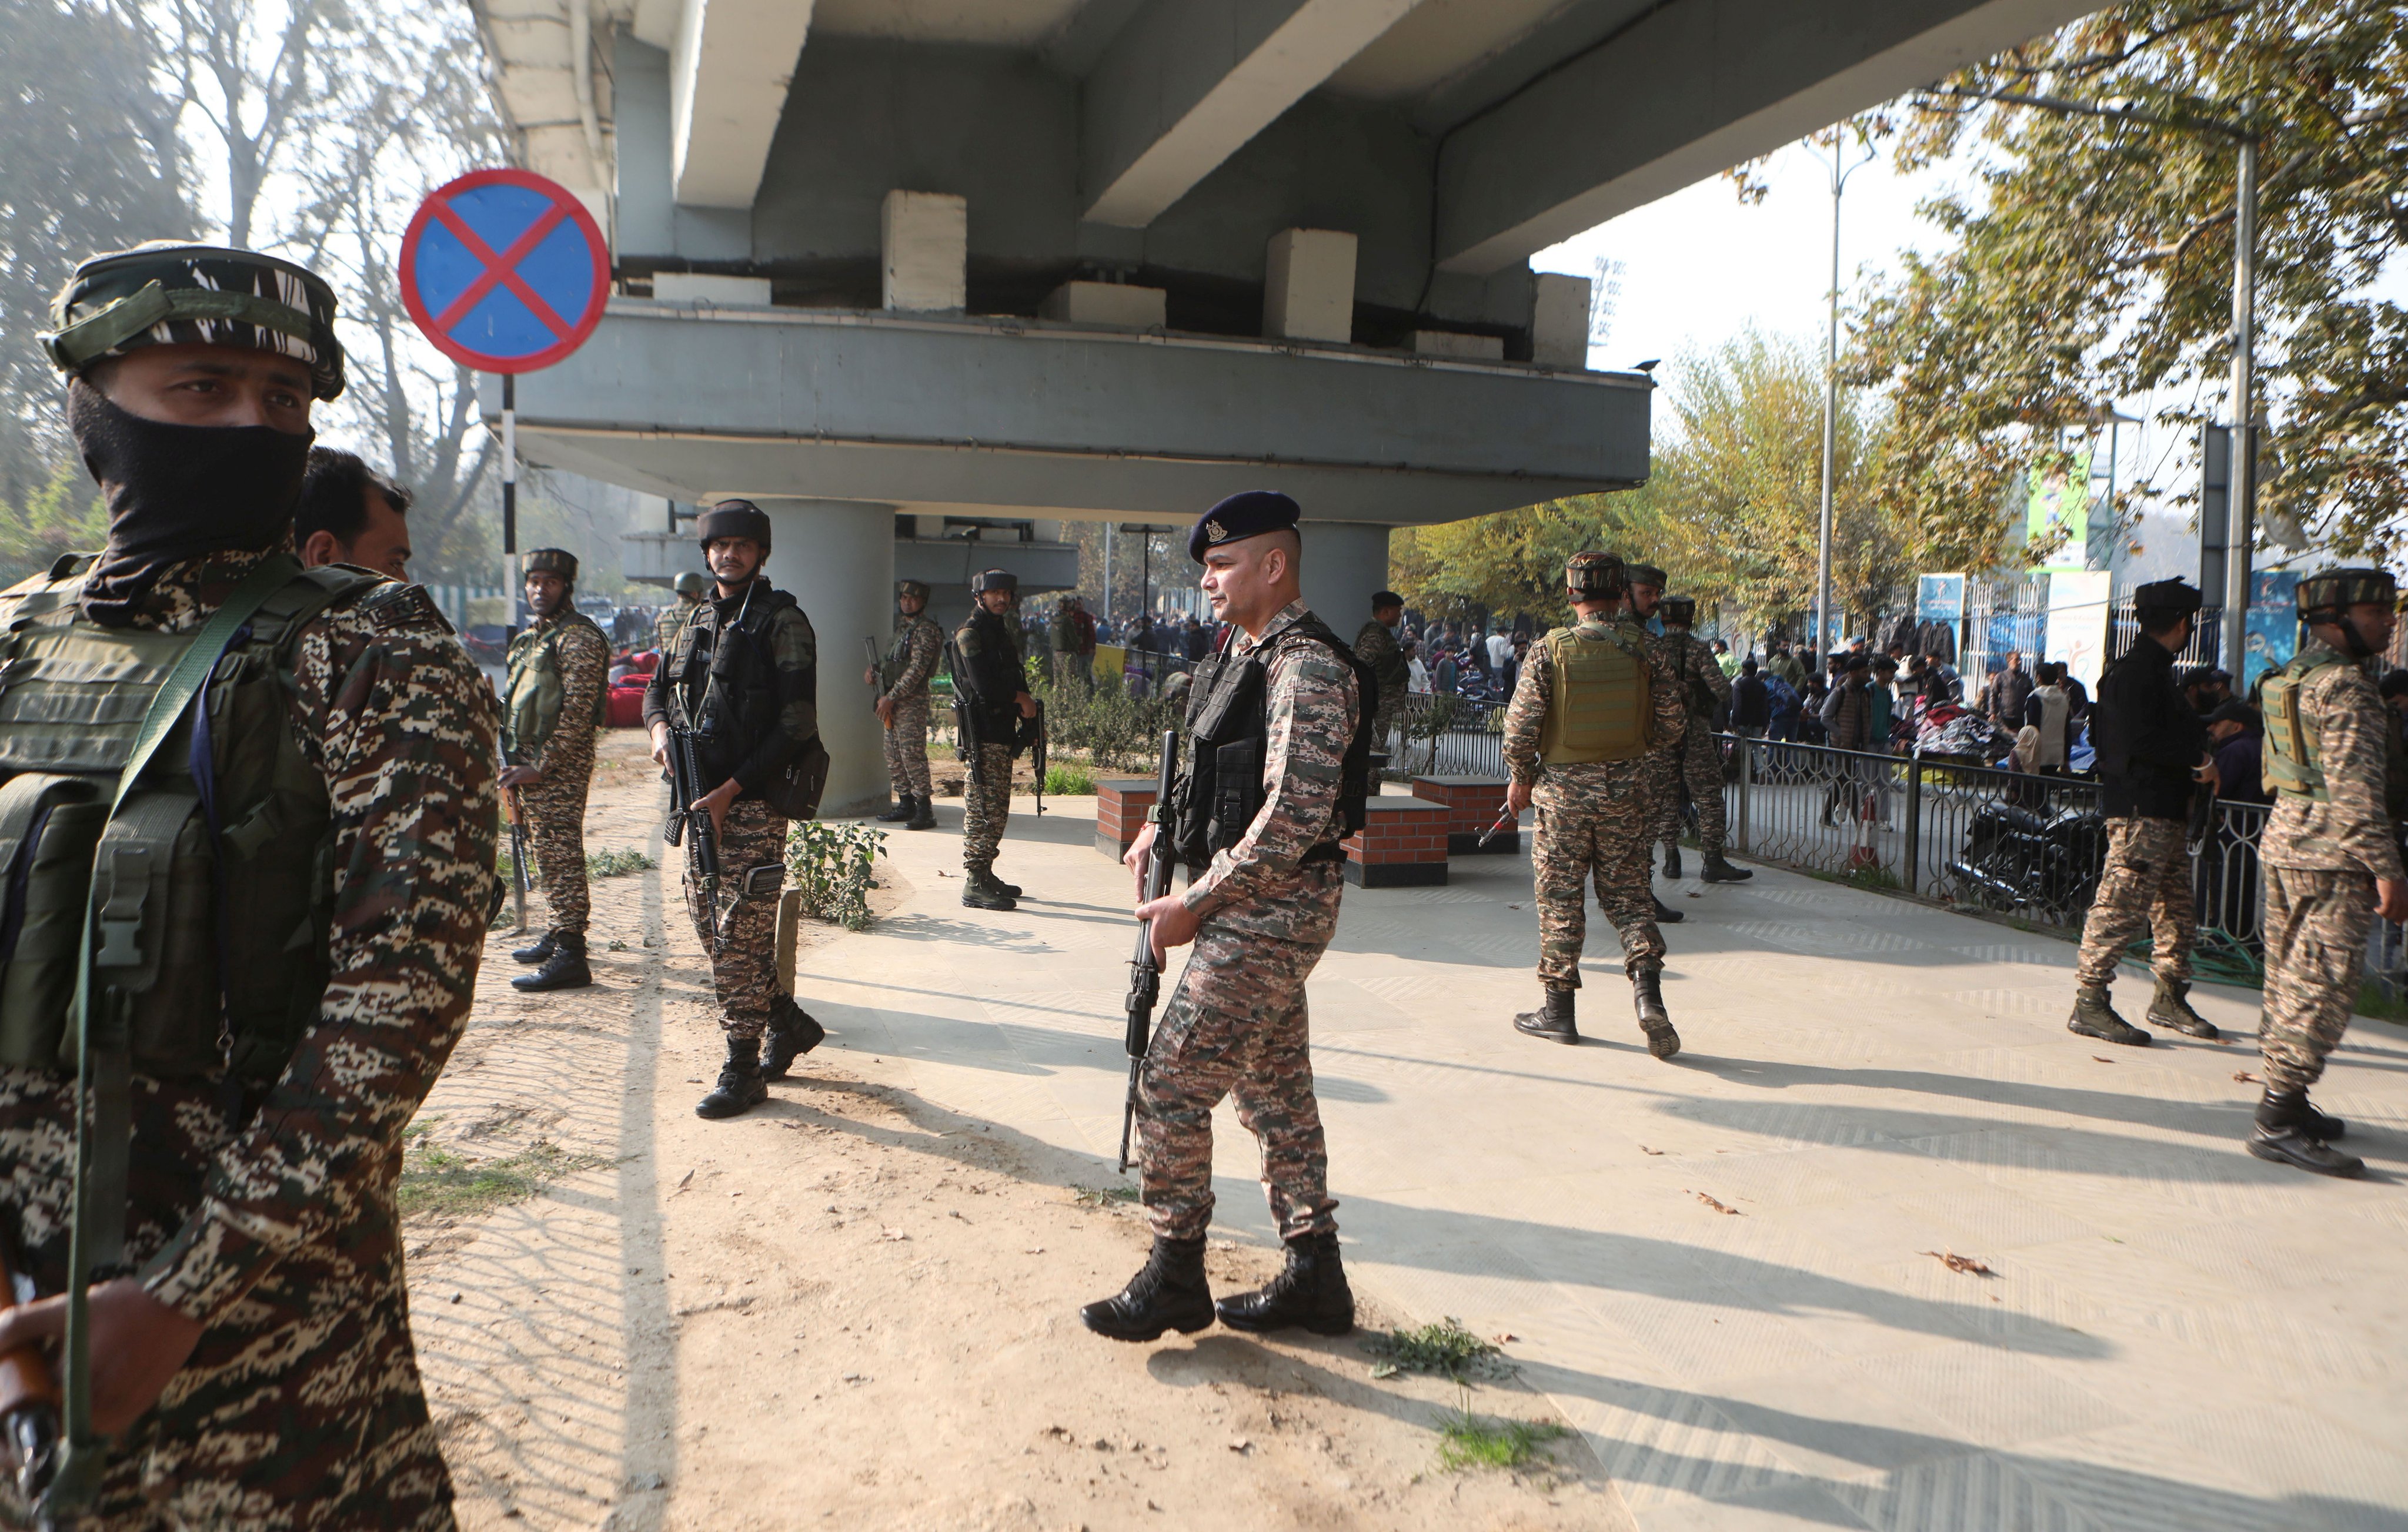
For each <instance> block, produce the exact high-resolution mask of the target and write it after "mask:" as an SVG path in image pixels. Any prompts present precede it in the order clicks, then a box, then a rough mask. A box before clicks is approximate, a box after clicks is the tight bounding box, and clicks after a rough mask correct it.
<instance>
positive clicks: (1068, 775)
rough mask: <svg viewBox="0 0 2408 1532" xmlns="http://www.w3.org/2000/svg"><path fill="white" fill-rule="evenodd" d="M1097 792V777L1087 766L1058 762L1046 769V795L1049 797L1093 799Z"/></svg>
mask: <svg viewBox="0 0 2408 1532" xmlns="http://www.w3.org/2000/svg"><path fill="white" fill-rule="evenodd" d="M1095 791H1096V779H1095V776H1094V775H1093V774H1092V773H1091V772H1089V771H1088V770H1087V768H1086V767H1085V766H1077V765H1073V764H1069V763H1066V762H1060V761H1056V762H1054V764H1052V765H1050V766H1047V767H1046V768H1045V795H1046V796H1048V797H1054V798H1076V797H1092V796H1094V795H1095Z"/></svg>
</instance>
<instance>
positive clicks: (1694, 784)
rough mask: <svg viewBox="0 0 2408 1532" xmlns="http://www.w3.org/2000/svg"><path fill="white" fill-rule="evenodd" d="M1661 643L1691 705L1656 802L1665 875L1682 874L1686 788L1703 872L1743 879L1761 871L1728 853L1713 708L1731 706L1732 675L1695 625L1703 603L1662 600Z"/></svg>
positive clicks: (1713, 877)
mask: <svg viewBox="0 0 2408 1532" xmlns="http://www.w3.org/2000/svg"><path fill="white" fill-rule="evenodd" d="M1662 606H1663V612H1664V637H1663V638H1662V640H1661V641H1660V643H1661V647H1662V648H1663V649H1664V650H1665V651H1667V652H1668V653H1670V656H1671V658H1672V670H1673V673H1674V674H1675V675H1677V676H1678V677H1679V678H1680V681H1681V696H1682V700H1683V702H1684V704H1685V705H1686V706H1687V709H1688V721H1687V723H1684V725H1683V726H1682V732H1681V749H1680V751H1679V752H1678V754H1677V755H1675V756H1674V757H1673V758H1672V766H1673V776H1672V781H1671V783H1670V788H1669V790H1668V791H1666V792H1665V793H1664V794H1663V795H1662V801H1661V802H1659V803H1658V804H1657V805H1656V813H1657V823H1658V828H1657V831H1656V838H1658V839H1660V840H1662V841H1663V842H1664V876H1665V877H1667V878H1678V877H1680V876H1681V790H1682V789H1683V788H1686V789H1687V790H1688V795H1689V801H1690V802H1691V803H1693V804H1695V805H1697V807H1698V845H1699V848H1700V850H1702V851H1703V852H1704V853H1705V855H1704V861H1705V864H1706V865H1705V866H1704V868H1703V869H1702V870H1701V871H1700V873H1699V877H1701V878H1703V879H1704V880H1705V881H1707V882H1709V883H1743V882H1745V881H1747V880H1749V879H1750V878H1753V877H1755V876H1756V874H1754V873H1752V872H1747V871H1743V870H1742V869H1741V868H1738V867H1735V866H1731V865H1730V863H1728V862H1727V861H1725V860H1724V858H1723V842H1724V839H1725V837H1726V836H1727V834H1728V827H1727V821H1726V820H1725V817H1724V810H1723V752H1722V746H1721V744H1720V742H1719V741H1717V740H1716V739H1715V738H1714V711H1715V709H1718V708H1727V707H1728V706H1729V705H1730V691H1731V688H1730V678H1729V677H1728V676H1727V675H1725V674H1724V673H1723V667H1722V666H1721V665H1720V664H1719V663H1717V662H1716V660H1715V658H1714V653H1713V650H1712V649H1711V648H1709V647H1708V646H1707V645H1705V644H1702V643H1700V642H1699V641H1698V637H1697V636H1696V634H1694V633H1693V632H1691V631H1690V630H1691V629H1692V628H1693V627H1695V626H1696V624H1697V620H1698V604H1697V602H1696V601H1694V600H1692V599H1691V598H1689V597H1688V596H1685V595H1676V596H1671V597H1669V598H1667V599H1666V600H1665V601H1664V602H1663V603H1662Z"/></svg>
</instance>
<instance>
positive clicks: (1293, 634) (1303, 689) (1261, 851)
mask: <svg viewBox="0 0 2408 1532" xmlns="http://www.w3.org/2000/svg"><path fill="white" fill-rule="evenodd" d="M1296 523H1297V505H1296V502H1295V501H1293V500H1291V499H1289V498H1288V497H1287V496H1286V495H1284V494H1278V493H1276V492H1273V491H1259V490H1258V491H1250V492H1248V493H1246V494H1237V495H1232V496H1231V497H1229V498H1228V499H1226V500H1224V501H1222V502H1221V503H1220V504H1219V505H1216V506H1214V507H1213V508H1211V510H1210V511H1207V512H1206V513H1205V514H1204V516H1203V518H1202V519H1201V520H1200V521H1199V522H1197V525H1196V527H1195V529H1194V530H1193V531H1191V532H1190V533H1189V534H1188V537H1187V553H1188V556H1189V557H1190V558H1192V559H1194V560H1195V561H1196V562H1197V563H1198V564H1201V565H1203V566H1204V578H1203V585H1204V591H1205V594H1207V595H1208V596H1209V597H1210V598H1211V603H1212V615H1213V616H1214V617H1215V618H1217V619H1218V620H1220V621H1221V622H1223V623H1228V624H1232V625H1231V626H1230V627H1228V628H1225V629H1224V630H1223V634H1222V637H1221V640H1220V643H1219V647H1218V649H1217V651H1216V652H1214V653H1213V654H1212V655H1211V656H1210V657H1209V658H1208V659H1207V660H1206V661H1205V664H1204V667H1203V668H1202V669H1201V670H1199V671H1198V672H1197V680H1196V687H1195V694H1194V697H1193V700H1192V701H1191V702H1190V703H1189V705H1188V710H1187V723H1188V727H1189V730H1190V732H1191V734H1192V736H1193V739H1194V744H1193V748H1192V749H1191V750H1190V751H1189V752H1188V755H1187V769H1186V772H1185V774H1184V775H1183V777H1182V778H1181V780H1179V782H1178V783H1177V784H1176V787H1175V790H1174V793H1173V799H1174V801H1173V803H1172V804H1171V806H1170V817H1171V820H1172V823H1170V825H1169V826H1168V833H1169V834H1171V835H1173V836H1175V837H1176V851H1177V854H1178V856H1179V858H1180V860H1182V861H1183V862H1185V863H1186V864H1187V865H1188V866H1189V867H1190V868H1191V869H1194V871H1195V876H1194V879H1193V881H1191V882H1190V883H1189V884H1188V887H1187V889H1186V890H1185V892H1183V893H1179V894H1172V895H1166V896H1165V897H1163V898H1160V899H1155V900H1153V901H1151V902H1149V903H1146V904H1142V905H1140V906H1139V908H1138V911H1137V913H1138V916H1139V918H1140V919H1141V920H1145V921H1148V922H1150V923H1151V924H1152V927H1153V938H1152V939H1153V942H1154V955H1155V957H1156V958H1157V959H1160V958H1161V957H1162V956H1163V955H1164V954H1165V953H1166V952H1168V950H1169V949H1171V948H1173V947H1179V946H1183V945H1185V944H1186V943H1188V942H1190V941H1193V942H1194V943H1195V944H1196V950H1195V952H1194V953H1193V954H1192V955H1191V956H1190V957H1189V958H1188V960H1187V966H1186V968H1185V970H1184V971H1183V972H1182V973H1181V974H1180V976H1179V985H1178V988H1177V989H1176V990H1175V991H1174V992H1173V993H1172V995H1171V997H1170V1003H1169V1005H1168V1006H1167V1007H1165V1008H1164V1010H1163V1015H1162V1021H1161V1024H1160V1025H1159V1026H1157V1027H1156V1028H1155V1029H1154V1038H1153V1042H1152V1046H1151V1047H1150V1048H1149V1049H1148V1051H1147V1052H1146V1055H1145V1059H1144V1062H1143V1064H1142V1066H1141V1067H1140V1071H1139V1077H1138V1092H1137V1112H1138V1135H1139V1142H1140V1161H1141V1164H1140V1177H1141V1183H1142V1187H1143V1197H1144V1201H1145V1209H1146V1215H1147V1218H1148V1220H1149V1221H1150V1222H1151V1223H1152V1224H1153V1227H1154V1250H1153V1253H1152V1254H1151V1255H1149V1256H1148V1258H1147V1260H1146V1264H1145V1267H1144V1268H1143V1269H1142V1270H1140V1272H1139V1273H1138V1274H1137V1275H1136V1276H1135V1277H1133V1278H1131V1279H1130V1281H1129V1283H1128V1285H1127V1286H1126V1287H1125V1288H1123V1289H1122V1290H1121V1291H1120V1292H1119V1293H1118V1294H1116V1295H1114V1296H1111V1297H1109V1298H1104V1299H1100V1300H1098V1301H1097V1302H1095V1303H1091V1304H1089V1305H1087V1306H1086V1307H1085V1308H1084V1309H1082V1310H1080V1311H1079V1317H1080V1319H1081V1320H1082V1321H1083V1322H1084V1323H1085V1324H1086V1326H1087V1328H1089V1329H1091V1330H1093V1331H1095V1332H1096V1333H1097V1334H1098V1335H1105V1336H1110V1337H1111V1338H1112V1339H1116V1340H1152V1339H1154V1338H1155V1337H1156V1336H1159V1335H1160V1334H1162V1332H1163V1331H1165V1330H1166V1329H1177V1330H1181V1331H1194V1330H1200V1329H1202V1328H1204V1327H1205V1326H1206V1325H1208V1324H1211V1323H1212V1321H1213V1318H1214V1317H1215V1315H1216V1314H1217V1315H1218V1317H1219V1319H1220V1321H1221V1323H1223V1324H1226V1325H1228V1326H1230V1327H1231V1328H1233V1329H1239V1330H1252V1331H1264V1330H1279V1329H1286V1328H1289V1327H1292V1326H1297V1325H1301V1326H1302V1327H1304V1328H1305V1329H1307V1330H1310V1331H1312V1333H1313V1334H1315V1335H1344V1334H1345V1333H1346V1332H1347V1331H1349V1330H1351V1329H1353V1328H1354V1326H1355V1296H1354V1294H1353V1292H1352V1291H1351V1290H1350V1289H1349V1288H1348V1286H1347V1282H1346V1272H1345V1268H1344V1266H1343V1264H1342V1262H1341V1261H1340V1256H1339V1252H1338V1220H1337V1217H1336V1210H1337V1207H1338V1204H1337V1203H1336V1202H1335V1201H1333V1200H1332V1199H1331V1198H1330V1196H1329V1187H1328V1181H1329V1154H1328V1148H1327V1145H1326V1142H1325V1141H1324V1139H1323V1138H1322V1131H1321V1106H1320V1103H1319V1101H1318V1100H1317V1099H1316V1098H1315V1097H1314V1095H1313V1091H1312V1052H1311V1044H1312V1038H1311V1026H1310V1024H1309V1022H1308V1019H1307V1015H1306V1010H1305V995H1304V984H1305V980H1306V978H1307V977H1308V976H1310V975H1311V974H1312V969H1313V966H1314V965H1315V964H1317V963H1319V962H1320V961H1321V954H1322V952H1323V950H1324V949H1325V948H1326V947H1327V946H1328V945H1329V938H1330V937H1331V936H1332V935H1333V934H1334V933H1335V932H1336V930H1337V926H1338V901H1339V895H1340V892H1341V891H1342V890H1343V889H1344V887H1345V877H1344V872H1345V853H1344V852H1343V851H1341V850H1340V841H1341V840H1342V839H1343V838H1345V837H1346V836H1347V835H1348V834H1350V833H1351V832H1352V830H1353V829H1355V828H1357V827H1359V826H1360V825H1361V824H1362V822H1363V819H1362V816H1363V799H1364V796H1365V795H1366V793H1367V792H1368V790H1369V780H1370V759H1371V746H1372V743H1373V741H1372V737H1371V730H1370V718H1369V706H1370V702H1371V699H1372V696H1373V694H1374V692H1375V689H1376V688H1375V683H1374V682H1373V681H1372V680H1371V677H1370V675H1369V666H1366V665H1365V664H1363V662H1362V661H1361V659H1360V658H1359V657H1358V656H1356V655H1355V654H1354V653H1353V652H1352V651H1349V650H1348V649H1347V647H1346V645H1345V644H1344V643H1343V642H1342V641H1341V640H1340V638H1339V637H1338V636H1337V635H1336V634H1335V633H1332V632H1331V631H1330V630H1329V628H1328V627H1327V626H1326V624H1325V623H1322V622H1321V620H1320V619H1319V618H1316V617H1314V616H1313V615H1312V612H1310V611H1308V610H1307V609H1305V605H1304V598H1303V595H1302V593H1301V589H1300V587H1299V585H1298V582H1297V577H1298V567H1297V561H1298V555H1299V553H1300V551H1301V549H1302V544H1301V542H1300V540H1299V539H1298V537H1297V531H1296ZM1157 833H1160V832H1159V831H1158V829H1157V827H1156V826H1154V825H1148V826H1147V827H1146V829H1145V831H1144V832H1143V833H1142V834H1140V836H1139V838H1138V840H1137V843H1136V844H1135V845H1134V846H1132V847H1131V848H1130V850H1129V852H1128V856H1127V861H1128V863H1129V866H1131V868H1132V869H1134V870H1135V871H1136V872H1137V873H1138V876H1139V879H1140V896H1142V892H1141V891H1142V888H1143V882H1142V879H1143V876H1144V867H1145V865H1146V859H1147V857H1148V855H1149V854H1150V852H1152V849H1153V846H1154V838H1155V836H1156V834H1157ZM1231 1095H1234V1096H1235V1097H1236V1098H1237V1108H1238V1121H1239V1122H1240V1123H1241V1124H1244V1125H1245V1126H1246V1128H1247V1130H1248V1131H1249V1132H1251V1133H1253V1134H1254V1139H1255V1142H1256V1143H1257V1144H1258V1145H1259V1146H1260V1148H1261V1151H1262V1157H1263V1189H1264V1192H1265V1193H1266V1194H1267V1195H1268V1196H1269V1200H1270V1210H1271V1218H1272V1221H1273V1223H1274V1224H1276V1225H1277V1226H1278V1229H1279V1234H1280V1238H1281V1239H1282V1240H1283V1241H1284V1242H1285V1244H1286V1246H1287V1261H1286V1265H1285V1266H1284V1267H1283V1268H1282V1269H1281V1271H1280V1273H1279V1275H1278V1276H1276V1277H1274V1278H1273V1279H1272V1280H1271V1281H1270V1282H1269V1285H1267V1286H1265V1287H1263V1288H1262V1289H1260V1290H1259V1291H1257V1292H1253V1293H1247V1294H1242V1295H1240V1296H1235V1297H1228V1298H1224V1299H1222V1300H1221V1302H1220V1303H1219V1304H1218V1305H1215V1304H1214V1303H1213V1301H1212V1296H1211V1291H1210V1289H1209V1288H1208V1286H1207V1284H1206V1281H1205V1277H1204V1234H1205V1230H1206V1229H1207V1228H1208V1227H1209V1226H1210V1224H1211V1220H1212V1109H1213V1108H1214V1107H1215V1106H1217V1105H1218V1104H1219V1103H1220V1101H1221V1099H1222V1098H1223V1097H1224V1096H1231Z"/></svg>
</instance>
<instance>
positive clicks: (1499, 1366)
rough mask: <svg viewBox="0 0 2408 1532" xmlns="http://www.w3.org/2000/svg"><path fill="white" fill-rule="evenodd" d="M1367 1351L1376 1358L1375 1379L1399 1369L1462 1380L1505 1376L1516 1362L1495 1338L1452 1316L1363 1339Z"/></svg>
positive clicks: (1511, 1370) (1373, 1372)
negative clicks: (1483, 1336)
mask: <svg viewBox="0 0 2408 1532" xmlns="http://www.w3.org/2000/svg"><path fill="white" fill-rule="evenodd" d="M1363 1350H1364V1352H1365V1353H1366V1354H1368V1355H1369V1356H1371V1357H1374V1358H1376V1363H1375V1365H1374V1366H1373V1367H1372V1368H1371V1376H1372V1377H1374V1378H1393V1377H1395V1376H1396V1375H1397V1374H1398V1373H1400V1372H1426V1373H1429V1374H1431V1375H1432V1376H1435V1377H1440V1378H1451V1379H1453V1380H1454V1381H1455V1382H1458V1383H1460V1382H1468V1381H1469V1380H1470V1379H1472V1378H1505V1377H1510V1376H1512V1372H1513V1364H1512V1363H1511V1362H1508V1361H1507V1360H1505V1353H1503V1352H1501V1351H1499V1350H1498V1349H1497V1344H1496V1342H1494V1341H1490V1340H1483V1339H1481V1338H1480V1337H1478V1336H1476V1335H1474V1334H1472V1333H1471V1332H1470V1331H1469V1330H1467V1329H1465V1328H1464V1327H1463V1322H1462V1321H1461V1320H1458V1319H1455V1318H1454V1317H1453V1316H1452V1315H1450V1316H1449V1317H1447V1318H1445V1319H1441V1320H1440V1321H1438V1322H1437V1323H1435V1324H1425V1325H1423V1326H1422V1327H1421V1328H1420V1329H1418V1330H1391V1331H1389V1332H1388V1333H1387V1334H1386V1335H1376V1336H1373V1337H1371V1338H1370V1339H1368V1340H1366V1341H1364V1342H1363Z"/></svg>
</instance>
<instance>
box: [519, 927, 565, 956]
mask: <svg viewBox="0 0 2408 1532" xmlns="http://www.w3.org/2000/svg"><path fill="white" fill-rule="evenodd" d="M559 945H560V938H557V937H555V936H553V935H552V933H551V932H549V931H546V932H545V933H544V934H543V935H542V936H541V937H539V938H537V939H536V940H534V941H531V942H528V943H527V944H526V945H525V946H523V947H522V948H520V949H518V950H517V951H516V952H512V953H510V955H511V956H512V957H514V958H516V959H518V960H519V961H520V962H522V963H540V962H542V961H543V960H544V959H545V958H548V957H550V956H551V955H552V949H553V948H554V947H557V946H559Z"/></svg>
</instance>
